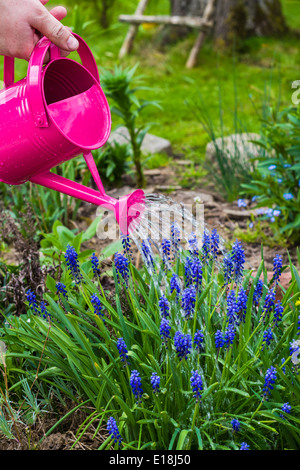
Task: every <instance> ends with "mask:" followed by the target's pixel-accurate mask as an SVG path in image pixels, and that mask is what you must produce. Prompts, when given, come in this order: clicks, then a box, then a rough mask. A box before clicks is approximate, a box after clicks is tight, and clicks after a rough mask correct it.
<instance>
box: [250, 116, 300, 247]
mask: <svg viewBox="0 0 300 470" xmlns="http://www.w3.org/2000/svg"><path fill="white" fill-rule="evenodd" d="M262 133H263V135H262V139H261V141H259V142H257V143H258V144H259V145H260V146H261V147H262V148H263V149H264V150H265V156H264V157H261V158H260V159H259V164H258V167H257V170H256V171H255V172H254V173H253V175H252V181H251V183H248V184H244V185H243V188H245V192H246V193H247V194H249V195H251V196H255V197H256V198H257V202H258V207H268V208H269V209H272V210H273V213H274V211H277V213H278V214H279V216H277V217H276V223H274V224H271V227H272V228H273V230H274V232H275V233H276V231H277V230H279V232H280V233H281V234H283V235H284V236H286V237H287V238H289V239H290V240H298V233H299V229H300V190H299V184H300V108H295V107H288V108H286V109H284V110H283V111H281V112H275V111H274V110H272V109H271V110H270V113H269V117H268V119H265V120H264V121H263V128H262ZM275 214H276V212H275Z"/></svg>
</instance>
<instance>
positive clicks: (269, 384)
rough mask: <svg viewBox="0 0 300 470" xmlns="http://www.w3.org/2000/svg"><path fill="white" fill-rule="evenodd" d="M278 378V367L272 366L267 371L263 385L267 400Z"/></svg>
mask: <svg viewBox="0 0 300 470" xmlns="http://www.w3.org/2000/svg"><path fill="white" fill-rule="evenodd" d="M276 378H277V376H276V369H275V367H274V366H271V367H270V368H269V369H268V370H267V372H266V375H265V383H264V387H263V398H265V399H266V400H267V399H268V395H270V394H271V390H273V388H274V387H273V384H274V383H275V381H276Z"/></svg>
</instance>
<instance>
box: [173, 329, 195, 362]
mask: <svg viewBox="0 0 300 470" xmlns="http://www.w3.org/2000/svg"><path fill="white" fill-rule="evenodd" d="M174 346H175V350H176V354H177V357H178V359H179V360H180V361H181V360H182V359H187V357H188V355H189V354H190V353H191V349H192V337H191V335H190V334H186V335H185V334H184V333H181V332H180V331H176V333H175V336H174Z"/></svg>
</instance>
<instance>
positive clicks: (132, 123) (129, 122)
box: [101, 65, 158, 188]
mask: <svg viewBox="0 0 300 470" xmlns="http://www.w3.org/2000/svg"><path fill="white" fill-rule="evenodd" d="M137 67H138V65H135V66H134V67H132V68H129V67H127V68H122V67H120V66H117V65H116V66H115V67H114V70H113V71H110V70H103V71H102V74H101V84H102V86H103V89H104V92H105V93H106V96H107V97H108V98H110V99H111V100H112V101H113V102H114V104H115V105H114V106H112V107H111V111H112V112H113V113H115V114H116V115H117V116H118V117H119V118H120V119H121V120H122V121H123V123H124V125H125V126H126V127H127V129H128V132H129V138H130V145H131V150H132V158H133V162H134V165H135V170H136V184H137V186H138V187H139V188H144V187H145V178H144V174H143V168H142V152H141V146H142V143H143V140H144V137H145V135H146V133H147V132H148V130H149V126H140V127H137V126H138V125H139V123H138V122H137V121H138V119H139V116H140V113H141V111H142V110H143V109H144V108H145V107H146V106H148V105H150V104H152V105H155V106H158V104H157V103H156V102H154V101H145V100H140V99H138V97H137V95H136V93H138V92H139V91H142V90H143V91H145V90H149V89H148V88H146V87H143V86H134V88H133V87H132V86H133V85H134V84H135V83H138V82H140V81H141V79H142V77H141V76H140V77H134V74H135V72H136V69H137Z"/></svg>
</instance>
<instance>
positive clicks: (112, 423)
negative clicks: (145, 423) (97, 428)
mask: <svg viewBox="0 0 300 470" xmlns="http://www.w3.org/2000/svg"><path fill="white" fill-rule="evenodd" d="M106 429H107V431H108V433H109V435H110V436H111V437H112V438H113V440H114V443H115V444H118V445H120V444H121V442H122V437H121V435H120V432H119V429H118V426H117V422H116V420H115V419H114V418H113V417H112V416H111V417H110V418H108V421H107V425H106Z"/></svg>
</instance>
